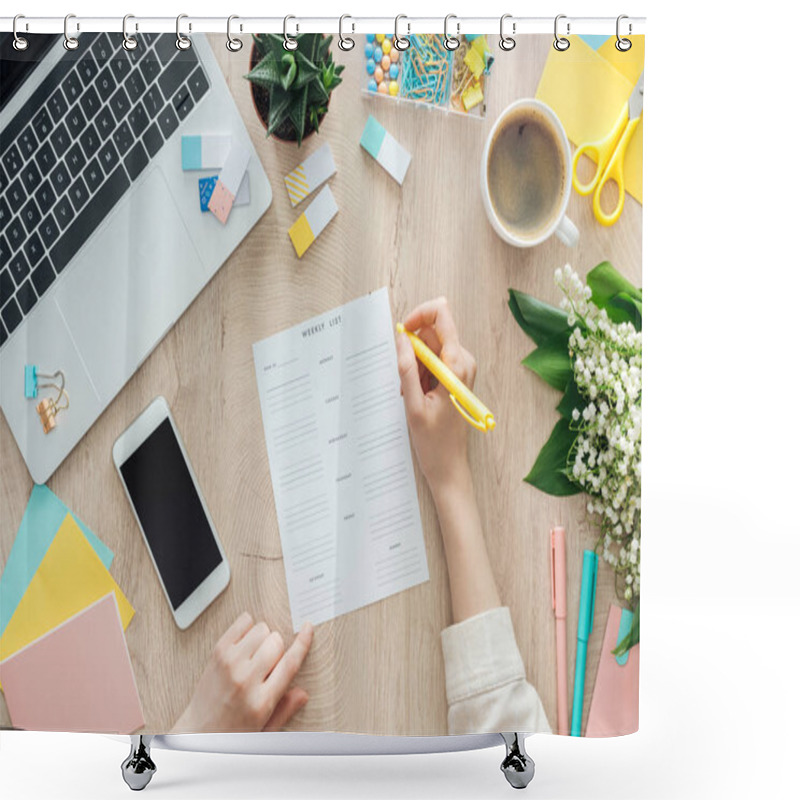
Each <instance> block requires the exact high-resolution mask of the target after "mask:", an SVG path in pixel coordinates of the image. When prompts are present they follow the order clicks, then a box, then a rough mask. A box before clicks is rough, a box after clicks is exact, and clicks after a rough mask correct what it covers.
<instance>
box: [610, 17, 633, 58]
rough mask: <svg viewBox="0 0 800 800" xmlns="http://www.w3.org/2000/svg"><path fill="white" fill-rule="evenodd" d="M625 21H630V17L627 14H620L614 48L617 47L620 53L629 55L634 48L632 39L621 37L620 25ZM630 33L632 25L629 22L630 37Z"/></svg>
mask: <svg viewBox="0 0 800 800" xmlns="http://www.w3.org/2000/svg"><path fill="white" fill-rule="evenodd" d="M624 19H628V15H627V14H620V15H619V16H618V17H617V41H616V42H615V43H614V47H616V48H617V50H619V51H620V53H627V52H628V50H630V49H631V47H633V42H632V41H631V40H630V39H625V38H624V37H621V36H620V35H619V24H620V22H622V20H624ZM630 32H631V24H630V22H629V23H628V35H630Z"/></svg>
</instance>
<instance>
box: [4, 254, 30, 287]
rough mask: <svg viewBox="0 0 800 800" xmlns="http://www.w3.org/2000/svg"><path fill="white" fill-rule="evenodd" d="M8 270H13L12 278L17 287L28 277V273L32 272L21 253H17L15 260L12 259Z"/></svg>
mask: <svg viewBox="0 0 800 800" xmlns="http://www.w3.org/2000/svg"><path fill="white" fill-rule="evenodd" d="M8 268H9V270H11V277H12V278H13V279H14V283H15V284H16V285H17V286H19V285H20V284H21V283H22V282H23V281H24V280H25V278H27V277H28V273H29V272H30V267H29V266H28V262H27V260H26V258H25V256H24V255H23V254H22V253H21V252H19V253H17V254H16V255H15V256H14V258H12V259H11V261H10V262H9V264H8Z"/></svg>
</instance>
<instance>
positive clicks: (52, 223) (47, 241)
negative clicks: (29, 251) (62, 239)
mask: <svg viewBox="0 0 800 800" xmlns="http://www.w3.org/2000/svg"><path fill="white" fill-rule="evenodd" d="M37 230H38V232H39V236H41V237H42V243H43V244H44V246H45V247H51V246H52V244H53V242H54V241H55V240H56V239H58V225H56V220H55V217H54V216H53V215H52V214H48V215H47V216H46V217H45V218H44V219H43V220H42V223H41V225H39V227H38V229H37Z"/></svg>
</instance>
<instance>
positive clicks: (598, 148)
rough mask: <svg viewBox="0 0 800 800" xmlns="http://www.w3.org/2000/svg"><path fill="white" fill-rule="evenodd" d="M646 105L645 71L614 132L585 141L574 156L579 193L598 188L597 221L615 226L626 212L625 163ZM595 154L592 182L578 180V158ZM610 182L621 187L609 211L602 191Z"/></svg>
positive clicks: (576, 188) (574, 179)
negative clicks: (623, 167) (601, 200)
mask: <svg viewBox="0 0 800 800" xmlns="http://www.w3.org/2000/svg"><path fill="white" fill-rule="evenodd" d="M643 105H644V72H642V74H641V75H640V76H639V80H638V81H637V83H636V86H634V87H633V91H632V92H631V96H630V97H629V98H628V102H627V103H626V104H625V105H624V106H623V108H622V111H621V112H620V115H619V118H618V119H617V121H616V123H615V124H614V127H613V128H612V129H611V133H609V134H608V136H606V138H605V139H602V140H600V141H598V142H587V143H586V144H582V145H581V146H580V147H579V148H578V149H577V150H576V151H575V156H574V157H573V159H572V185H573V186H574V187H575V191H576V192H577V193H578V194H583V195H586V194H589V193H590V192H592V191H594V199H593V200H592V209H593V210H594V215H595V217H597V221H598V222H599V223H600V224H601V225H613V224H614V223H615V222H616V221H617V220H618V219H619V218H620V215H621V214H622V206H623V205H624V204H625V180H624V177H623V173H622V164H623V162H624V161H625V151H626V150H627V149H628V142H629V141H630V140H631V137H632V136H633V133H634V131H635V130H636V128H637V126H638V125H639V120H641V118H642V107H643ZM584 153H585V154H587V155H591V156H593V157H594V160H595V161H596V162H597V169H596V170H595V173H594V177H593V178H592V180H591V181H589V183H581V182H580V181H579V180H578V160H579V159H580V157H581V156H582V155H583V154H584ZM609 181H616V184H617V187H618V189H619V199H618V200H617V206H616V208H615V209H614V210H613V211H612V212H611V213H610V214H606V213H605V212H604V211H603V209H602V208H601V207H600V193H601V192H602V191H603V187H604V186H605V185H606V184H607V183H608V182H609Z"/></svg>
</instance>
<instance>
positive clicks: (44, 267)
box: [31, 258, 56, 297]
mask: <svg viewBox="0 0 800 800" xmlns="http://www.w3.org/2000/svg"><path fill="white" fill-rule="evenodd" d="M55 279H56V271H55V270H54V269H53V265H52V264H51V263H50V259H49V258H46V259H45V260H44V261H42V263H41V264H39V266H38V267H36V269H35V270H34V271H33V274H32V275H31V281H33V286H34V288H35V289H36V294H38V295H39V297H42V296H43V295H44V293H45V292H46V291H47V289H48V288H49V286H50V284H51V283H52V282H53V281H54V280H55Z"/></svg>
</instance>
